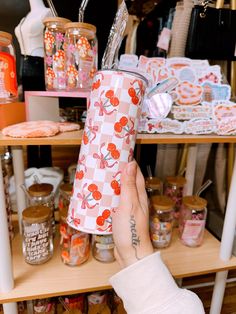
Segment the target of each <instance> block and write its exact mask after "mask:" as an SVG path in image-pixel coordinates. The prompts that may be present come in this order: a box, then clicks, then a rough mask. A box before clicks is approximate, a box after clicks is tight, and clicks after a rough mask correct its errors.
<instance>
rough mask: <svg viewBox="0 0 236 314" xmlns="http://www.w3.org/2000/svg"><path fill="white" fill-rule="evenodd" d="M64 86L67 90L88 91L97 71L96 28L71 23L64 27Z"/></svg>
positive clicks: (84, 24)
mask: <svg viewBox="0 0 236 314" xmlns="http://www.w3.org/2000/svg"><path fill="white" fill-rule="evenodd" d="M65 29H66V34H65V47H66V48H65V49H66V60H67V62H66V85H67V90H69V91H75V90H77V91H78V89H85V90H88V89H90V88H91V86H92V80H93V77H94V74H95V72H96V71H97V62H98V61H97V58H98V56H97V54H98V52H97V49H98V48H97V37H96V27H95V26H94V25H92V24H88V23H81V22H72V23H67V24H66V25H65Z"/></svg>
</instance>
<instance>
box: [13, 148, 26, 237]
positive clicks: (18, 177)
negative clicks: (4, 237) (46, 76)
mask: <svg viewBox="0 0 236 314" xmlns="http://www.w3.org/2000/svg"><path fill="white" fill-rule="evenodd" d="M12 157H13V170H14V178H15V188H16V202H17V212H18V223H19V230H20V234H21V233H22V226H21V218H22V211H23V210H24V209H25V208H26V196H25V192H24V191H23V189H22V188H21V185H22V184H24V183H25V174H24V159H23V149H22V146H12Z"/></svg>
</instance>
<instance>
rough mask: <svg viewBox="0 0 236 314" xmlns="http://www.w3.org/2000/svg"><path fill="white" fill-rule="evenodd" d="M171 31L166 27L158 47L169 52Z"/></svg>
mask: <svg viewBox="0 0 236 314" xmlns="http://www.w3.org/2000/svg"><path fill="white" fill-rule="evenodd" d="M170 37H171V30H170V29H169V28H166V27H164V28H163V30H162V31H161V34H160V36H159V39H158V42H157V47H159V48H161V49H164V50H166V51H168V49H169V44H170Z"/></svg>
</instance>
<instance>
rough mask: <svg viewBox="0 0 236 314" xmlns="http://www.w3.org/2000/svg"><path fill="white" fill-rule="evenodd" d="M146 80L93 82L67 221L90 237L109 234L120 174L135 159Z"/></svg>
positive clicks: (111, 76)
mask: <svg viewBox="0 0 236 314" xmlns="http://www.w3.org/2000/svg"><path fill="white" fill-rule="evenodd" d="M146 84H147V82H146V79H145V78H144V77H143V76H141V75H139V74H137V73H133V72H129V71H120V70H101V71H98V72H97V74H96V75H95V77H94V80H93V84H92V89H91V95H90V101H89V105H88V110H87V119H86V123H85V127H84V132H83V137H82V143H81V148H80V153H79V158H78V164H77V169H76V173H75V179H74V185H73V193H72V197H71V201H70V206H69V212H68V217H67V221H68V224H69V225H70V226H71V227H72V228H75V229H77V230H80V231H83V232H87V233H92V234H111V233H112V219H111V214H112V211H116V210H117V208H118V205H119V197H120V175H121V171H122V169H123V168H124V166H125V165H126V163H127V162H129V161H131V160H132V158H133V152H134V146H135V141H136V135H137V128H138V122H139V117H140V113H141V104H142V100H143V96H144V93H145V88H146Z"/></svg>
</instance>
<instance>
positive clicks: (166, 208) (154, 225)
mask: <svg viewBox="0 0 236 314" xmlns="http://www.w3.org/2000/svg"><path fill="white" fill-rule="evenodd" d="M173 219H174V202H173V201H172V200H171V199H170V198H169V197H167V196H165V195H160V196H159V195H156V196H153V197H152V198H151V214H150V236H151V241H152V244H153V247H155V248H158V249H159V248H165V247H167V246H169V244H170V242H171V237H172V226H173Z"/></svg>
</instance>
